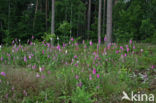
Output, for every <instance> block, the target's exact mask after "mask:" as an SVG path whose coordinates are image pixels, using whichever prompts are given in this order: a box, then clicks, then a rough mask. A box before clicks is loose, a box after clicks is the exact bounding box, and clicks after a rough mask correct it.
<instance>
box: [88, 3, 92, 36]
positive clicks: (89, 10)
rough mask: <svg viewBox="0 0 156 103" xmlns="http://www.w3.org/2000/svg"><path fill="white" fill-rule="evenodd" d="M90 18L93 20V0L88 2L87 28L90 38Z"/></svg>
mask: <svg viewBox="0 0 156 103" xmlns="http://www.w3.org/2000/svg"><path fill="white" fill-rule="evenodd" d="M90 20H91V0H89V2H88V22H87V30H88V39H89V35H90V34H89V31H90Z"/></svg>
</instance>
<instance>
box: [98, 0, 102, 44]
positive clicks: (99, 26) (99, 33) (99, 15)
mask: <svg viewBox="0 0 156 103" xmlns="http://www.w3.org/2000/svg"><path fill="white" fill-rule="evenodd" d="M101 7H102V0H99V13H98V45H99V46H100V44H101Z"/></svg>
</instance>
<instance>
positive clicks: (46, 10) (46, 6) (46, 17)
mask: <svg viewBox="0 0 156 103" xmlns="http://www.w3.org/2000/svg"><path fill="white" fill-rule="evenodd" d="M47 21H48V0H46V3H45V24H46V31H47V27H48V23H47Z"/></svg>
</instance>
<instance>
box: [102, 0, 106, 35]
mask: <svg viewBox="0 0 156 103" xmlns="http://www.w3.org/2000/svg"><path fill="white" fill-rule="evenodd" d="M105 11H106V0H104V1H103V24H102V26H103V29H102V34H105V16H106V12H105Z"/></svg>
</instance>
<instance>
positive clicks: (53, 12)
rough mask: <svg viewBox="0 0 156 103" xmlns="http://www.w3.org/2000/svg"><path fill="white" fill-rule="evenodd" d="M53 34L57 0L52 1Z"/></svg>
mask: <svg viewBox="0 0 156 103" xmlns="http://www.w3.org/2000/svg"><path fill="white" fill-rule="evenodd" d="M51 11H52V16H51V34H54V33H55V31H54V30H55V27H54V26H55V25H54V24H55V0H52V10H51Z"/></svg>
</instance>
